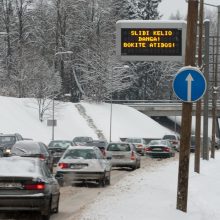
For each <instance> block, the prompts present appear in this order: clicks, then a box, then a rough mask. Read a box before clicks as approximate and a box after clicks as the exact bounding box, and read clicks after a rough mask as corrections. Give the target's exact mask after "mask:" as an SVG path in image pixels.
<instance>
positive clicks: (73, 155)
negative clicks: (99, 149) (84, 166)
mask: <svg viewBox="0 0 220 220" xmlns="http://www.w3.org/2000/svg"><path fill="white" fill-rule="evenodd" d="M63 158H64V159H97V156H96V154H95V152H94V150H92V149H70V150H68V151H67V152H66V153H65V155H64V157H63Z"/></svg>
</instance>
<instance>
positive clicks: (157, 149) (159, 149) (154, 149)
mask: <svg viewBox="0 0 220 220" xmlns="http://www.w3.org/2000/svg"><path fill="white" fill-rule="evenodd" d="M152 150H153V151H161V148H153V149H152Z"/></svg>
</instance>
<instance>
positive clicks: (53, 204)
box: [0, 134, 141, 220]
mask: <svg viewBox="0 0 220 220" xmlns="http://www.w3.org/2000/svg"><path fill="white" fill-rule="evenodd" d="M3 136H4V137H6V136H7V137H9V136H10V135H3ZM12 136H14V134H13V135H12ZM6 140H9V138H7V139H4V144H5V142H6ZM81 141H83V139H82V140H81ZM8 142H10V141H8ZM6 149H7V150H8V151H7V153H6ZM1 152H4V153H2V156H4V157H1V158H0V211H9V212H11V211H37V212H39V215H40V216H39V219H42V220H49V219H50V215H51V213H57V212H58V210H59V198H60V186H63V185H64V183H68V182H69V183H71V184H72V183H73V182H75V181H82V182H85V181H93V182H97V183H98V185H99V186H101V187H105V186H106V185H109V184H110V182H111V170H112V167H129V168H131V169H132V170H134V169H137V168H140V165H141V164H140V163H141V162H140V156H139V154H138V153H137V152H136V148H135V147H134V145H132V144H129V143H121V142H120V143H110V144H108V143H107V142H106V141H104V140H101V141H100V140H92V141H91V139H89V140H86V141H85V142H83V143H81V142H80V143H79V139H78V140H77V143H75V142H73V141H69V140H55V141H52V142H51V143H50V144H49V145H48V146H47V145H45V144H44V143H42V142H37V141H33V140H24V138H22V139H21V140H16V141H15V142H13V143H12V142H11V145H10V147H9V145H8V146H7V148H6V145H4V146H2V150H1ZM54 164H57V167H56V168H55V169H56V172H55V174H53V169H54Z"/></svg>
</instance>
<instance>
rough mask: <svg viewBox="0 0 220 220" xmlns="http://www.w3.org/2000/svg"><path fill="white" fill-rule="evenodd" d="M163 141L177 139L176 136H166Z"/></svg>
mask: <svg viewBox="0 0 220 220" xmlns="http://www.w3.org/2000/svg"><path fill="white" fill-rule="evenodd" d="M163 139H169V140H176V137H175V136H174V135H164V136H163Z"/></svg>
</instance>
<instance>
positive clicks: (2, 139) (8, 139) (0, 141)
mask: <svg viewBox="0 0 220 220" xmlns="http://www.w3.org/2000/svg"><path fill="white" fill-rule="evenodd" d="M15 141H16V140H15V137H14V136H0V144H7V143H15Z"/></svg>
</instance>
